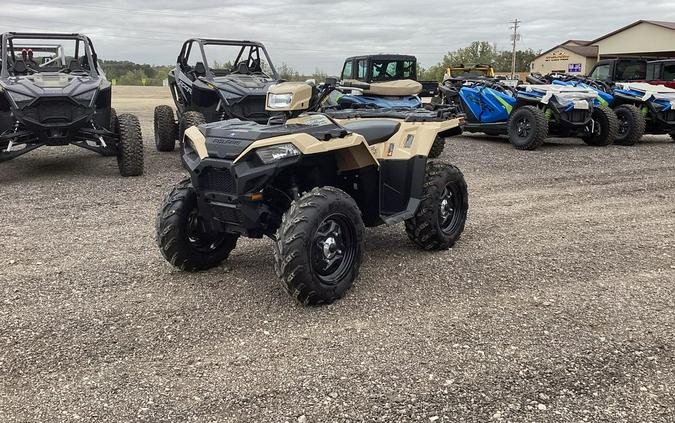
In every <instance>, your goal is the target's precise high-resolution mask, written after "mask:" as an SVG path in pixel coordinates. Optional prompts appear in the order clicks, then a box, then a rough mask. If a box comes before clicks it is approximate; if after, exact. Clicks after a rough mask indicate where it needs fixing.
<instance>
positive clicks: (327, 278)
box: [311, 214, 356, 285]
mask: <svg viewBox="0 0 675 423" xmlns="http://www.w3.org/2000/svg"><path fill="white" fill-rule="evenodd" d="M355 258H356V234H355V232H354V225H353V224H352V222H351V220H349V219H348V218H347V217H346V216H344V215H341V214H333V215H330V216H328V217H327V218H325V219H324V220H323V221H322V222H321V224H320V225H319V227H318V229H317V230H316V232H315V233H314V237H313V239H312V246H311V263H312V270H313V273H314V274H315V275H316V277H317V278H318V279H319V280H320V281H321V282H323V283H324V284H327V285H335V284H337V283H338V282H340V280H342V279H343V278H344V277H345V276H346V275H347V274H348V273H349V271H350V270H351V268H352V266H353V265H354V260H355Z"/></svg>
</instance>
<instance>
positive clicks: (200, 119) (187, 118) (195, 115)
mask: <svg viewBox="0 0 675 423" xmlns="http://www.w3.org/2000/svg"><path fill="white" fill-rule="evenodd" d="M204 123H206V118H205V117H204V115H203V114H201V113H200V112H194V111H190V112H185V113H183V115H182V116H181V117H180V119H179V122H178V143H179V144H180V145H183V136H184V135H185V130H186V129H188V128H190V127H192V126H199V125H202V124H204Z"/></svg>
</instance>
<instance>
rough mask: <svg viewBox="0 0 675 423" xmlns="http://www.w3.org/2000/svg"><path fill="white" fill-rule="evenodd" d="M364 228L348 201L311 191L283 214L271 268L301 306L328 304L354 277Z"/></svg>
mask: <svg viewBox="0 0 675 423" xmlns="http://www.w3.org/2000/svg"><path fill="white" fill-rule="evenodd" d="M364 234H365V227H364V225H363V220H362V219H361V212H360V210H359V208H358V206H357V205H356V202H355V201H354V199H353V198H352V197H350V196H349V195H348V194H347V193H345V192H344V191H342V190H339V189H337V188H333V187H322V188H314V189H313V190H312V191H310V192H308V193H306V194H305V195H303V196H302V197H300V198H299V199H298V200H296V201H294V202H293V203H292V204H291V207H290V209H288V211H287V212H286V213H285V214H284V215H283V218H282V221H281V226H280V227H279V229H278V231H277V234H276V242H275V243H274V262H275V265H274V269H275V271H276V273H277V276H279V278H280V279H281V283H282V285H283V287H284V288H285V289H286V291H288V293H289V294H290V295H291V296H292V297H293V298H295V300H296V301H298V302H299V303H301V304H304V305H318V304H328V303H332V302H333V301H335V300H336V299H338V298H340V297H342V296H343V295H344V294H345V292H347V290H348V289H349V288H351V286H352V284H353V283H354V280H355V279H356V277H357V276H358V274H359V267H360V266H361V260H362V258H363V244H364V237H365V235H364Z"/></svg>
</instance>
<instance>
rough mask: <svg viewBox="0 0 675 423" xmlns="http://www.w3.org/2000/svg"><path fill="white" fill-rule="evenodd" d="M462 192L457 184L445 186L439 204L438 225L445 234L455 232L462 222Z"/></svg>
mask: <svg viewBox="0 0 675 423" xmlns="http://www.w3.org/2000/svg"><path fill="white" fill-rule="evenodd" d="M461 207H462V191H461V190H460V188H459V186H458V185H457V184H456V183H450V184H448V185H446V186H445V189H444V190H443V194H442V195H441V198H440V201H439V203H438V223H439V225H440V226H441V230H442V231H443V233H445V234H450V233H452V232H454V231H455V229H456V228H457V225H459V224H460V222H461V221H462V216H461V214H462V211H461Z"/></svg>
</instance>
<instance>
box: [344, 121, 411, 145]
mask: <svg viewBox="0 0 675 423" xmlns="http://www.w3.org/2000/svg"><path fill="white" fill-rule="evenodd" d="M342 127H343V128H345V129H346V130H348V131H350V132H354V133H357V134H359V135H362V136H363V138H365V139H366V142H367V143H368V145H374V144H380V143H383V142H385V141H387V140H388V139H389V138H391V137H393V136H394V134H395V133H397V132H398V129H399V128H400V127H401V124H400V123H399V122H395V121H393V120H384V119H364V120H358V121H356V122H349V123H345V124H344V125H342Z"/></svg>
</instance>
